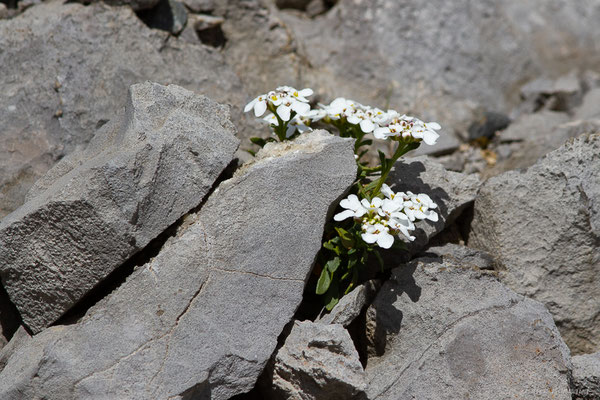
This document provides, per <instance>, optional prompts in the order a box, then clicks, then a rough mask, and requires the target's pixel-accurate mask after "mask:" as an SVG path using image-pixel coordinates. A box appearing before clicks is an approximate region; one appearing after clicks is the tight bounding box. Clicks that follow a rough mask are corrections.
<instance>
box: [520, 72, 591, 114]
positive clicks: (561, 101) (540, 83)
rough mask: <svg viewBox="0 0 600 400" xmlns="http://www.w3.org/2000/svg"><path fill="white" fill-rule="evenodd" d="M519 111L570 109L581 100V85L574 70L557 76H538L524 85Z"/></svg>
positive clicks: (521, 91)
mask: <svg viewBox="0 0 600 400" xmlns="http://www.w3.org/2000/svg"><path fill="white" fill-rule="evenodd" d="M520 94H521V100H522V102H521V104H519V106H518V108H519V109H521V112H523V111H524V112H526V113H531V112H535V111H538V110H540V109H542V110H544V109H545V110H554V111H570V110H571V109H572V108H573V106H574V105H575V104H576V103H577V102H579V101H581V94H582V87H581V83H580V82H579V78H578V76H577V72H576V71H575V70H573V71H571V72H569V73H568V74H566V75H562V76H560V77H558V78H550V77H547V76H545V77H540V78H536V79H534V80H533V81H530V82H528V83H527V84H526V85H524V86H523V87H522V88H521V90H520Z"/></svg>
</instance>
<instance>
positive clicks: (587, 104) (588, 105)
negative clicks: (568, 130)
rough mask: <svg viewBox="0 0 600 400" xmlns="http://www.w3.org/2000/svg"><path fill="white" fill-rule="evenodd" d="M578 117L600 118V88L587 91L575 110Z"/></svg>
mask: <svg viewBox="0 0 600 400" xmlns="http://www.w3.org/2000/svg"><path fill="white" fill-rule="evenodd" d="M575 118H577V119H591V118H596V119H600V88H594V89H592V90H590V91H589V92H587V93H586V95H585V96H584V97H583V101H582V103H581V105H580V106H579V108H578V109H577V110H576V111H575Z"/></svg>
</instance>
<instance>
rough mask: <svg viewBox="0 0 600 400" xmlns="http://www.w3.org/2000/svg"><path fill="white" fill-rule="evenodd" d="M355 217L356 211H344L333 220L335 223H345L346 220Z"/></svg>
mask: <svg viewBox="0 0 600 400" xmlns="http://www.w3.org/2000/svg"><path fill="white" fill-rule="evenodd" d="M350 217H354V211H352V210H344V211H342V212H341V213H338V214H335V215H334V216H333V219H334V220H335V221H343V220H345V219H346V218H350Z"/></svg>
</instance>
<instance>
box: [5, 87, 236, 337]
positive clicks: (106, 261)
mask: <svg viewBox="0 0 600 400" xmlns="http://www.w3.org/2000/svg"><path fill="white" fill-rule="evenodd" d="M234 133H235V128H234V126H233V124H232V123H231V121H230V120H229V111H228V108H227V107H226V106H221V105H219V104H217V103H215V102H213V101H212V100H210V99H208V98H206V97H204V96H200V95H196V94H194V93H193V92H190V91H188V90H185V89H183V88H181V87H179V86H175V85H171V86H162V85H159V84H155V83H144V84H138V85H133V86H132V87H131V89H130V93H129V102H128V105H127V109H126V111H125V115H124V117H123V119H122V120H120V122H119V123H115V124H112V123H111V124H107V126H106V128H105V129H102V130H101V132H99V134H98V135H97V137H96V138H95V139H94V141H93V142H92V143H91V145H90V148H89V149H88V150H87V151H86V152H83V153H82V154H81V155H79V156H73V157H70V158H69V159H68V160H66V161H65V163H64V165H58V166H57V167H56V170H55V171H53V172H52V173H51V174H50V175H51V176H52V179H55V180H54V181H53V182H50V180H51V179H48V180H44V181H43V182H42V183H40V185H39V187H38V190H37V191H38V192H39V194H38V195H37V196H36V197H34V198H32V199H31V200H30V201H29V202H27V203H26V204H25V205H23V206H22V207H21V208H19V209H18V210H16V211H14V212H13V213H11V214H10V215H8V216H6V217H5V218H4V219H3V220H2V221H1V222H0V259H1V260H2V263H1V264H0V276H1V278H2V281H3V284H4V287H5V288H6V291H7V292H8V294H9V296H10V298H11V300H12V302H13V303H14V304H15V305H16V306H17V308H18V309H19V311H20V313H21V316H22V318H23V322H24V323H25V324H26V325H27V326H28V327H29V328H30V329H31V330H32V331H33V332H35V333H37V332H39V331H40V330H42V329H43V328H45V327H46V326H48V325H49V324H51V323H52V322H54V321H55V320H56V319H57V318H58V317H60V316H61V315H62V314H63V313H64V312H65V311H67V310H68V309H69V308H70V307H71V306H73V305H74V304H75V303H76V302H77V301H78V300H79V299H81V298H82V297H83V296H84V295H85V294H86V293H87V292H88V291H89V290H90V289H92V288H93V287H94V286H95V285H96V284H97V283H99V282H100V281H102V280H103V279H104V278H105V277H106V276H107V275H108V274H109V273H111V272H112V271H113V270H114V269H115V268H117V267H118V266H120V265H121V264H122V263H123V262H124V261H125V260H127V259H128V258H129V257H130V256H132V255H133V254H134V253H136V252H137V251H138V250H140V249H142V248H143V247H144V246H146V245H147V244H148V243H149V242H150V241H151V240H152V239H154V238H155V237H156V236H158V235H159V234H160V233H161V232H162V231H163V230H164V229H165V228H167V227H168V226H169V225H171V224H172V223H174V222H175V221H176V220H177V219H178V218H179V217H181V216H182V215H184V214H185V213H187V212H188V211H189V210H190V209H192V208H194V207H196V206H197V205H198V204H200V203H201V202H202V199H203V197H204V196H205V195H206V194H207V193H208V191H209V190H210V189H211V187H212V185H213V183H214V182H215V180H216V179H217V177H218V176H219V175H220V173H221V172H222V171H223V169H224V168H225V167H227V165H228V164H229V163H230V162H231V161H232V159H233V155H234V153H235V151H236V149H237V147H238V143H239V141H238V140H237V139H236V138H235V136H234ZM44 188H45V190H44Z"/></svg>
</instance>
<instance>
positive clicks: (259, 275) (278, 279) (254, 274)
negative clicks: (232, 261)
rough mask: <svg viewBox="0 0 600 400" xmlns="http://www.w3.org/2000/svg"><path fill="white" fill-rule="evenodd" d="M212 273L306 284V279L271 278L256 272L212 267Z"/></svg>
mask: <svg viewBox="0 0 600 400" xmlns="http://www.w3.org/2000/svg"><path fill="white" fill-rule="evenodd" d="M211 271H221V272H228V273H231V274H244V275H251V276H256V277H259V278H266V279H270V280H274V281H290V282H304V279H294V278H277V277H274V276H270V275H263V274H258V273H256V272H249V271H238V270H235V269H225V268H216V267H212V268H211Z"/></svg>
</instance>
